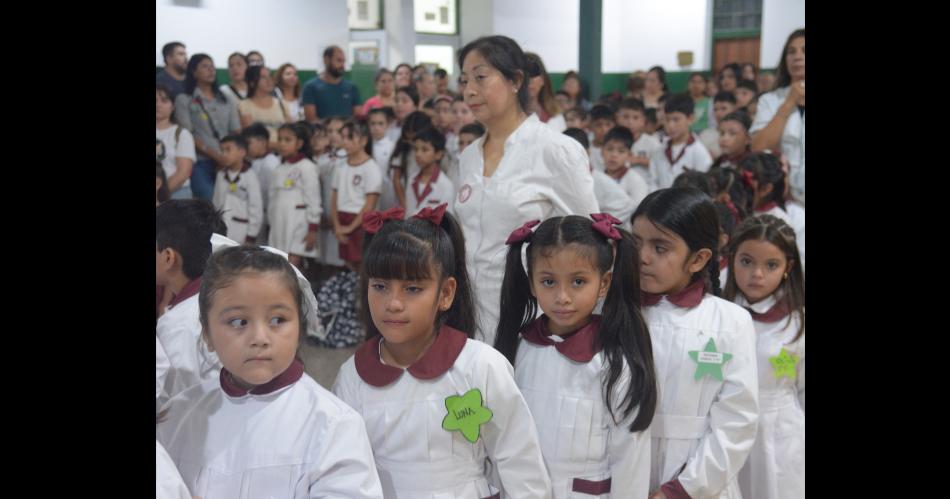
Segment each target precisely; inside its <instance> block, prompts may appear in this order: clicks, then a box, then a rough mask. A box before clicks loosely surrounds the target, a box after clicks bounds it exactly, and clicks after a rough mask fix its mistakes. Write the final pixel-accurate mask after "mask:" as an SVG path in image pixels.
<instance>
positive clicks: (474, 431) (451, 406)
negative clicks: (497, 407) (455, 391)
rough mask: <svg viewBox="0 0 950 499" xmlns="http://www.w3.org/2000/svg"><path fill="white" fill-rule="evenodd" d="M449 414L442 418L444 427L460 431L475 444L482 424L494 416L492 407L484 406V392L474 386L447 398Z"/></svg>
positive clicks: (446, 407) (446, 405) (446, 406)
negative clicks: (460, 393) (462, 393)
mask: <svg viewBox="0 0 950 499" xmlns="http://www.w3.org/2000/svg"><path fill="white" fill-rule="evenodd" d="M445 409H446V411H448V414H446V415H445V418H443V419H442V429H444V430H446V431H456V430H458V431H460V432H462V435H463V436H464V437H465V439H466V440H468V441H469V442H472V443H473V444H474V443H475V442H476V441H477V440H478V436H479V432H480V429H481V425H483V424H485V423H487V422H489V421H490V420H491V418H492V412H491V409H489V408H487V407H482V392H481V391H480V390H479V389H478V388H472V389H471V390H469V391H467V392H465V394H464V395H462V396H461V397H459V396H458V395H449V396H448V397H446V398H445Z"/></svg>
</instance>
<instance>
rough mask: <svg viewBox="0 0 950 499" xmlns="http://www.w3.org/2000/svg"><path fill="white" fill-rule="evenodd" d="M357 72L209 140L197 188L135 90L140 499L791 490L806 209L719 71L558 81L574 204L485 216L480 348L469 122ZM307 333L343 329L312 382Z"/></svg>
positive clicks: (746, 91)
mask: <svg viewBox="0 0 950 499" xmlns="http://www.w3.org/2000/svg"><path fill="white" fill-rule="evenodd" d="M753 69H754V68H753ZM405 70H408V72H409V75H410V76H411V78H412V80H410V81H409V82H406V79H407V78H409V76H406V75H405V74H403V73H404V71H405ZM525 74H527V72H526V73H525ZM649 74H652V75H656V74H659V75H660V76H661V77H662V75H663V73H662V68H660V71H659V72H656V71H654V69H651V71H650V73H649ZM381 75H382V73H381ZM383 76H384V77H386V78H390V79H394V80H395V82H396V86H397V88H396V89H395V91H394V93H393V95H394V97H393V99H392V102H393V103H394V104H393V105H392V106H383V105H382V102H376V103H375V104H373V106H376V105H378V107H373V106H370V105H369V104H370V103H367V106H366V109H365V116H364V117H363V118H361V119H345V118H342V117H330V118H326V119H324V120H322V121H321V122H319V123H315V124H314V123H308V122H306V121H298V122H292V123H285V124H283V125H280V126H279V127H277V129H276V133H274V131H273V130H269V129H268V127H267V126H265V125H264V124H262V123H249V124H247V126H245V127H244V128H243V130H242V131H241V132H240V134H229V135H226V136H224V137H222V138H221V139H220V154H219V159H220V161H219V162H218V164H219V168H220V169H219V171H218V172H217V176H216V178H215V181H214V191H213V198H212V201H211V202H208V201H205V200H199V199H179V198H182V197H185V198H187V197H189V196H187V195H185V194H182V193H180V192H179V191H176V190H175V189H170V187H174V188H177V189H180V188H181V187H182V186H185V187H187V186H188V180H187V175H183V173H186V172H187V171H188V169H189V166H188V165H190V163H180V164H176V162H175V160H174V158H175V155H177V154H179V153H175V152H174V151H177V150H178V149H180V148H181V146H182V145H183V144H184V145H187V144H189V143H191V142H190V141H192V140H193V139H192V136H191V135H190V134H187V133H186V134H182V132H181V131H179V128H176V127H175V126H174V123H173V121H172V119H170V117H169V116H170V115H171V109H172V106H171V105H170V104H169V101H170V99H169V93H168V91H167V89H165V88H163V87H161V86H157V88H156V99H157V101H156V112H157V128H156V135H157V148H158V151H157V152H158V153H159V154H158V157H157V160H156V206H157V208H156V282H157V289H156V317H157V321H156V413H157V430H156V456H157V462H156V466H157V476H156V490H157V493H158V497H192V496H200V497H235V498H253V497H271V496H273V497H356V498H363V497H366V498H383V497H385V498H413V499H415V498H419V499H421V498H434V497H445V498H450V497H451V498H463V497H464V498H502V497H508V498H568V497H637V498H650V499H664V498H665V499H678V498H706V497H722V498H738V497H746V498H757V499H758V498H766V499H771V498H800V497H804V486H805V475H804V467H805V462H804V453H805V448H804V438H805V430H804V425H805V422H804V393H805V392H804V390H805V383H804V382H805V370H804V364H805V305H804V303H805V294H804V293H805V292H804V290H805V281H804V266H805V262H804V205H803V204H802V203H801V202H799V201H798V200H796V199H793V198H792V196H791V195H790V187H791V186H790V181H789V166H788V160H787V158H784V157H783V156H782V155H781V154H780V152H779V151H754V150H752V133H750V126H751V124H752V122H753V120H754V115H755V102H756V98H757V93H758V85H757V83H756V81H754V80H752V79H751V78H748V77H747V76H748V75H746V74H745V72H744V68H742V67H740V66H739V65H728V66H726V67H725V68H724V69H723V70H722V72H721V73H720V75H719V78H718V79H717V81H716V82H715V86H716V91H715V92H711V91H710V89H709V88H708V86H707V84H708V83H709V82H707V80H706V77H705V76H704V75H702V74H699V73H696V74H693V75H691V77H690V79H689V83H688V91H687V92H686V93H683V94H663V95H661V96H660V97H659V99H658V101H657V107H647V106H646V105H645V104H644V101H645V100H646V99H645V96H643V95H640V96H636V95H635V96H628V97H626V98H623V99H619V100H616V99H611V98H609V97H605V98H601V99H597V100H595V102H594V103H593V104H591V103H586V104H590V107H589V109H585V106H584V105H582V103H581V102H580V100H581V99H580V98H579V97H578V95H577V91H575V89H573V87H572V88H570V89H569V90H570V91H567V90H565V91H563V92H559V93H558V95H557V99H556V100H552V101H551V102H552V105H554V106H563V107H559V108H558V109H560V111H562V112H563V122H562V123H561V127H562V128H563V124H564V123H566V126H567V130H565V131H564V132H563V133H564V134H565V135H568V136H569V137H571V138H573V139H575V140H576V141H577V142H579V143H580V144H581V145H582V146H583V148H584V150H586V151H587V153H588V155H587V157H588V158H589V162H588V163H587V164H585V167H586V168H585V169H586V170H589V171H590V173H591V175H592V177H593V183H594V193H595V196H596V198H597V199H596V204H597V206H599V207H600V210H599V211H600V213H576V214H572V215H567V216H556V217H550V218H547V219H544V220H523V221H522V225H520V226H516V227H503V230H504V231H505V233H506V234H507V233H508V231H511V235H510V236H509V237H508V240H507V241H506V242H505V244H506V246H507V249H506V253H505V255H506V260H505V262H506V265H505V268H504V277H503V280H501V283H500V286H501V297H500V302H499V303H498V304H497V306H496V307H494V310H493V311H494V313H495V314H497V322H494V323H493V324H492V326H493V327H494V330H493V331H492V333H493V334H492V335H488V336H486V337H485V338H487V339H484V341H480V340H479V339H476V338H477V337H476V335H475V331H476V327H477V325H479V324H481V323H483V322H484V319H485V318H484V317H477V316H476V315H477V314H476V310H477V309H476V305H475V302H476V293H475V288H476V287H478V286H479V285H484V283H480V282H472V279H471V278H470V273H471V272H472V271H471V269H469V268H467V264H466V261H467V260H466V242H465V241H466V239H471V238H472V237H473V235H472V234H465V233H464V230H463V227H464V223H463V221H464V218H458V216H457V213H456V211H455V205H456V203H458V202H459V201H460V200H461V201H464V200H463V199H462V196H464V194H463V192H461V191H460V187H461V185H460V182H459V157H460V155H461V154H462V153H463V151H465V149H466V148H467V147H468V146H469V145H471V144H472V143H473V142H476V141H477V139H478V138H479V137H481V136H482V135H483V134H485V133H486V132H485V128H484V127H483V126H482V125H481V124H480V123H478V122H477V121H475V119H474V117H473V114H472V112H471V110H470V109H469V108H468V105H467V104H466V103H465V100H464V96H461V95H458V96H457V95H453V94H451V93H450V92H449V91H448V90H447V89H446V88H445V86H444V85H442V84H438V86H436V85H437V83H436V82H431V83H432V85H431V86H432V87H434V88H436V90H435V91H434V94H433V95H432V96H431V97H430V98H428V99H425V100H424V101H423V102H420V100H421V99H420V91H419V89H418V88H417V86H414V85H412V83H411V81H416V82H417V83H419V86H422V87H425V86H428V85H429V83H430V82H427V80H426V78H427V75H426V73H425V71H424V69H423V71H422V72H419V71H418V68H417V69H416V70H413V68H411V67H409V66H408V65H400V66H398V67H397V71H396V72H395V73H392V72H388V71H386V74H385V75H383ZM441 76H442V78H441V79H440V81H442V80H444V79H445V78H444V75H441ZM654 77H655V76H654ZM377 79H379V77H378V78H377ZM429 79H431V77H429ZM574 79H575V80H577V81H576V82H575V81H572V82H571V85H575V84H578V83H579V79H578V78H577V77H576V75H575V76H574ZM425 92H429V90H425ZM377 100H378V99H377ZM585 102H586V101H585ZM557 103H559V104H557ZM565 108H567V109H565ZM176 132H177V133H176ZM185 132H187V130H185ZM274 139H276V142H275V141H274ZM478 143H479V144H480V142H478ZM180 154H181V155H183V156H187V153H180ZM192 156H193V155H192ZM179 168H181V169H179ZM487 178H488V177H486V179H487ZM466 187H467V186H466ZM462 191H464V189H462ZM173 192H175V193H178V194H177V195H175V194H173ZM182 192H184V191H182ZM802 199H803V196H802ZM468 256H469V257H471V255H468ZM315 263H316V264H321V265H327V266H332V267H339V268H340V271H339V273H337V274H336V275H335V276H334V277H332V278H331V279H329V280H328V281H327V282H326V283H325V284H324V287H323V288H322V289H319V290H317V291H316V292H314V290H313V289H312V288H311V285H310V283H309V282H308V280H307V278H306V277H305V276H304V274H303V273H302V272H301V270H305V269H306V268H307V267H308V266H309V265H313V264H315ZM493 285H498V283H493ZM318 298H319V300H318ZM479 314H480V312H479ZM305 338H311V339H313V340H315V341H317V342H318V343H320V344H322V345H325V346H355V345H359V346H358V348H357V349H356V352H355V354H354V355H353V356H352V357H351V358H350V359H348V360H347V361H346V363H345V364H344V365H343V366H342V367H341V368H340V371H339V373H338V376H337V378H336V382H335V383H334V385H333V386H332V388H331V390H327V389H326V388H324V387H321V386H320V385H319V384H317V383H316V382H315V381H314V380H313V379H311V378H310V377H309V376H308V375H307V374H306V373H305V372H304V366H303V361H302V360H301V358H300V355H299V349H300V345H301V342H302V341H304V339H305Z"/></svg>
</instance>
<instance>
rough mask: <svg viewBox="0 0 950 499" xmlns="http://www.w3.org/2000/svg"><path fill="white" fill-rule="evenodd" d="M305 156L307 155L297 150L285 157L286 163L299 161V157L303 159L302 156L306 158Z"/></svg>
mask: <svg viewBox="0 0 950 499" xmlns="http://www.w3.org/2000/svg"><path fill="white" fill-rule="evenodd" d="M306 157H307V156H306V155H304V153H302V152H298V153H297V154H294V155H293V156H291V157H289V158H287V160H286V162H287V163H290V164H294V163H296V162H298V161H300V160H301V159H304V158H306Z"/></svg>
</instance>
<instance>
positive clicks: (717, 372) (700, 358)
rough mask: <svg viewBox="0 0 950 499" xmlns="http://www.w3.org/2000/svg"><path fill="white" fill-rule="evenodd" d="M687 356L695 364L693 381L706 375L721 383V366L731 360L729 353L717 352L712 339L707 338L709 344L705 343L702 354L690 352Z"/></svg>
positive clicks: (696, 351)
mask: <svg viewBox="0 0 950 499" xmlns="http://www.w3.org/2000/svg"><path fill="white" fill-rule="evenodd" d="M689 356H690V358H692V359H693V360H694V361H695V362H696V377H695V379H699V378H702V377H703V375H704V374H708V375H710V376H712V377H713V378H716V379H717V380H719V381H722V365H723V364H724V363H725V362H726V361H727V360H729V359H731V358H732V354H731V353H726V352H717V351H716V342H714V341H713V339H712V338H709V342H708V343H706V347H705V348H704V349H703V351H702V352H700V351H698V350H690V351H689Z"/></svg>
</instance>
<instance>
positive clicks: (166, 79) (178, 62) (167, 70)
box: [155, 42, 188, 102]
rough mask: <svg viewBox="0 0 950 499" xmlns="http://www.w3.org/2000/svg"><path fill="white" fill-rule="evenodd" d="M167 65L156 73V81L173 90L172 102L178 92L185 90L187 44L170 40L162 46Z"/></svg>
mask: <svg viewBox="0 0 950 499" xmlns="http://www.w3.org/2000/svg"><path fill="white" fill-rule="evenodd" d="M162 57H163V58H164V59H165V67H164V68H162V70H161V71H159V72H158V74H156V75H155V83H161V84H162V85H163V86H164V87H165V88H167V89H168V90H170V91H171V97H172V102H174V100H175V98H176V97H178V94H180V93H182V92H184V91H185V71H186V70H187V67H188V53H187V52H186V51H185V44H183V43H181V42H168V43H166V44H165V46H164V47H162Z"/></svg>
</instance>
